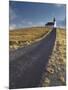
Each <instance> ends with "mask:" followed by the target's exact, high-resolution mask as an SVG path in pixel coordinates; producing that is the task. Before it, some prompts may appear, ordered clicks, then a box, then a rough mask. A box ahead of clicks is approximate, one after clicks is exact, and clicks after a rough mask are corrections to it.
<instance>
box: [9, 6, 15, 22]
mask: <svg viewBox="0 0 68 90" xmlns="http://www.w3.org/2000/svg"><path fill="white" fill-rule="evenodd" d="M16 17H17V15H16V13H15V12H14V11H13V10H12V8H11V7H10V9H9V20H10V21H12V20H13V19H15V18H16Z"/></svg>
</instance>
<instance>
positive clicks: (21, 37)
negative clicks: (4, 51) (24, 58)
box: [9, 27, 50, 48]
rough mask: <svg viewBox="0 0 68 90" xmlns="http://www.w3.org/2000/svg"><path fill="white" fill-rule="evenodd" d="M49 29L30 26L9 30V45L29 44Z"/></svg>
mask: <svg viewBox="0 0 68 90" xmlns="http://www.w3.org/2000/svg"><path fill="white" fill-rule="evenodd" d="M49 31H50V30H49V29H48V28H46V27H32V28H25V29H19V30H13V31H10V32H9V41H10V47H12V48H13V47H16V48H18V47H21V46H26V45H30V44H31V43H33V42H34V41H35V40H37V39H39V38H41V37H42V36H44V35H45V34H47V33H48V32H49Z"/></svg>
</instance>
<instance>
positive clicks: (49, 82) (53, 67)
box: [41, 29, 66, 87]
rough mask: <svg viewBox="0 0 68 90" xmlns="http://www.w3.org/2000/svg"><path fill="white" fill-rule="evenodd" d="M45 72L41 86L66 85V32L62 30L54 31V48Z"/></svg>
mask: <svg viewBox="0 0 68 90" xmlns="http://www.w3.org/2000/svg"><path fill="white" fill-rule="evenodd" d="M45 68H46V67H45ZM45 72H46V73H45ZM45 72H44V73H43V76H42V80H41V86H43V87H45V86H62V85H66V30H64V29H57V31H56V41H55V46H54V49H53V52H52V55H51V56H50V59H49V62H48V65H47V68H46V71H45Z"/></svg>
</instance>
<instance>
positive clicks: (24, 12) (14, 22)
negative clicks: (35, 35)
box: [9, 1, 66, 30]
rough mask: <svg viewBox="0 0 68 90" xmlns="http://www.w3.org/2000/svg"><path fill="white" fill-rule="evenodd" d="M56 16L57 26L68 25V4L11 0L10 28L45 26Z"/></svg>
mask: <svg viewBox="0 0 68 90" xmlns="http://www.w3.org/2000/svg"><path fill="white" fill-rule="evenodd" d="M54 17H55V18H56V23H57V27H65V26H66V5H64V4H48V3H33V2H23V1H22V2H21V1H9V28H10V30H12V29H15V28H27V27H36V26H45V24H46V23H47V22H51V21H53V18H54Z"/></svg>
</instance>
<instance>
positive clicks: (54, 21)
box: [53, 18, 56, 28]
mask: <svg viewBox="0 0 68 90" xmlns="http://www.w3.org/2000/svg"><path fill="white" fill-rule="evenodd" d="M53 23H54V28H56V19H55V18H54V19H53Z"/></svg>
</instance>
